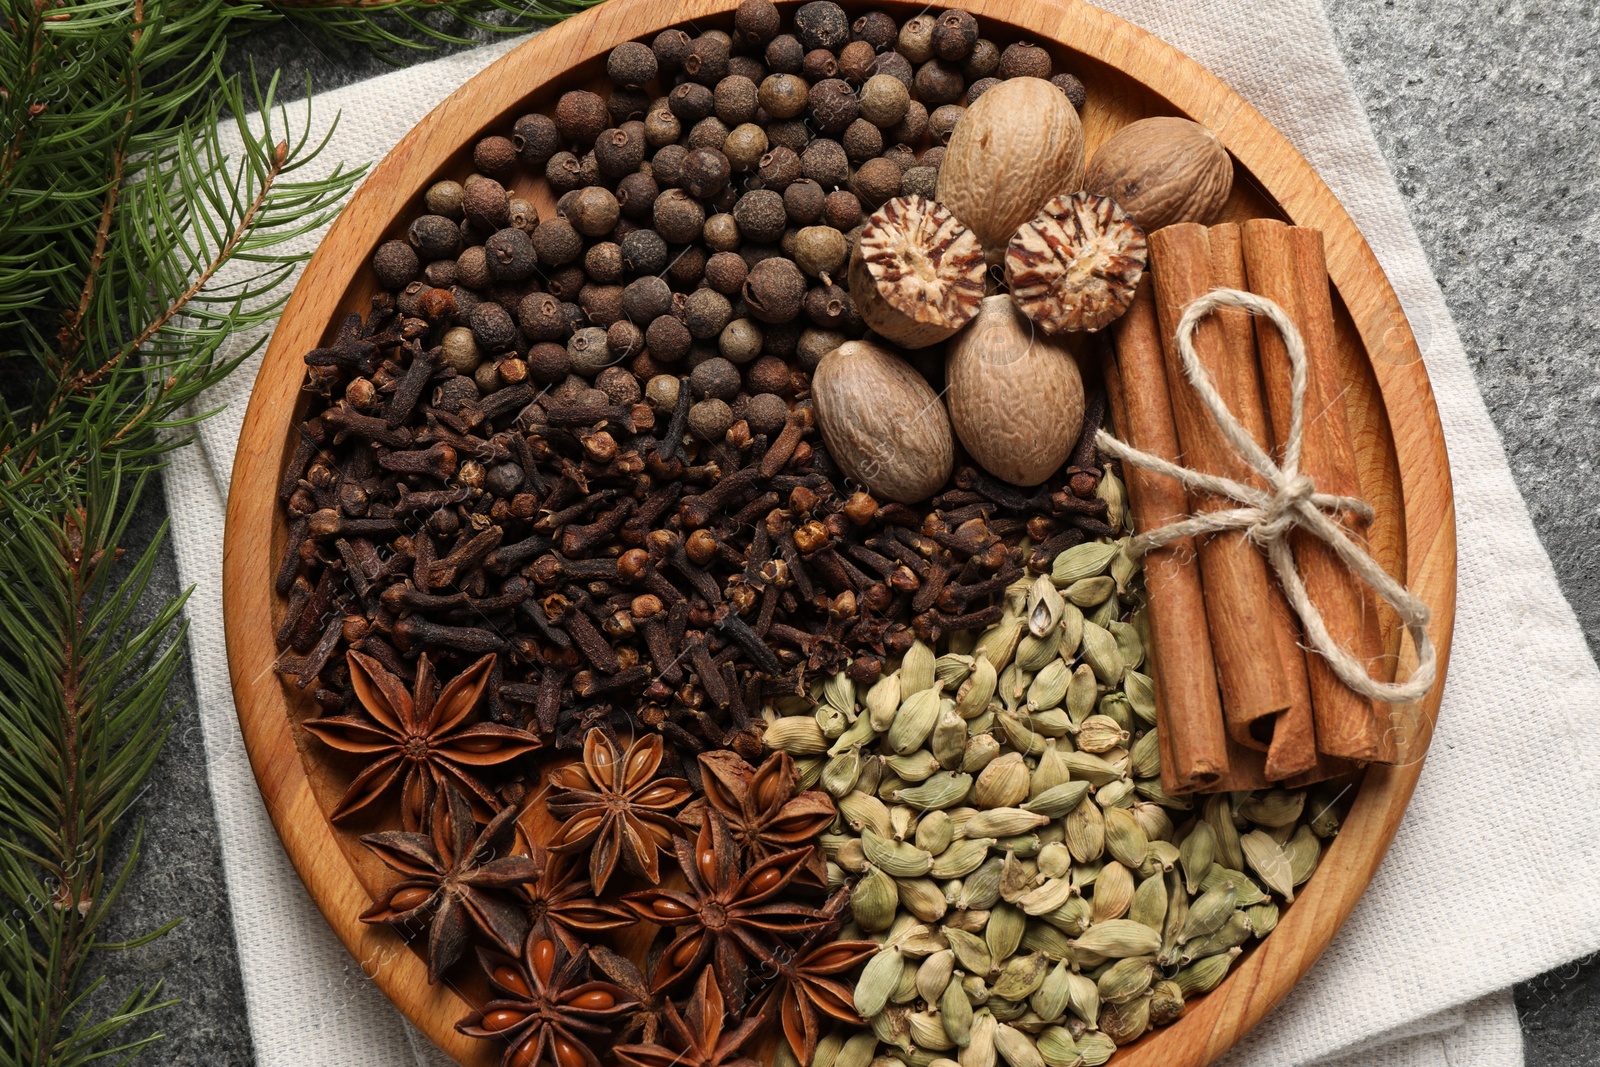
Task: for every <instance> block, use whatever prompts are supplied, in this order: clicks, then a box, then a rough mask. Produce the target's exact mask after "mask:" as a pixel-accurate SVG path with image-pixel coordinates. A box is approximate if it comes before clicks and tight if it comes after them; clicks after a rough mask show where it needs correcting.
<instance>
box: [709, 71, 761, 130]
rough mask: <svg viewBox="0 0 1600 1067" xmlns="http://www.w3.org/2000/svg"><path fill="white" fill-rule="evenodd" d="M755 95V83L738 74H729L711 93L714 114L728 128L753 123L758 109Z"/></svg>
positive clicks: (758, 105)
mask: <svg viewBox="0 0 1600 1067" xmlns="http://www.w3.org/2000/svg"><path fill="white" fill-rule="evenodd" d="M757 93H758V91H757V89H756V83H755V82H753V81H751V80H750V79H749V78H746V77H743V76H741V75H738V74H730V75H728V76H727V77H726V78H723V79H722V80H721V81H719V82H718V83H717V85H716V88H715V89H713V90H712V91H711V100H712V107H713V110H714V113H715V114H716V116H717V118H719V119H721V120H722V121H723V122H726V123H727V124H728V125H729V126H738V125H739V124H741V123H745V122H754V121H755V119H756V112H757V110H758V109H759V107H760V102H759V100H758V97H757Z"/></svg>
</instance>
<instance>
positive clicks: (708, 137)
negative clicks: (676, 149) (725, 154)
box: [683, 115, 728, 152]
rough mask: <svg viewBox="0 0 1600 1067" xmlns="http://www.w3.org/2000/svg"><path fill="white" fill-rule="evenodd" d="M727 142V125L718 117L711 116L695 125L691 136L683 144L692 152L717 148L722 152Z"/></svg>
mask: <svg viewBox="0 0 1600 1067" xmlns="http://www.w3.org/2000/svg"><path fill="white" fill-rule="evenodd" d="M727 140H728V126H727V123H725V122H723V121H722V120H721V119H719V118H717V116H715V115H711V116H708V117H706V118H703V119H701V120H700V121H699V122H697V123H695V124H694V126H693V127H692V128H691V129H690V130H689V135H688V136H687V137H685V138H684V139H683V143H684V144H685V145H687V146H688V147H689V150H690V151H693V150H694V149H696V148H715V149H716V150H717V151H719V152H720V151H722V146H723V145H724V144H725V143H727Z"/></svg>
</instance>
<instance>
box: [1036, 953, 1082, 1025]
mask: <svg viewBox="0 0 1600 1067" xmlns="http://www.w3.org/2000/svg"><path fill="white" fill-rule="evenodd" d="M1071 973H1072V972H1071V971H1070V970H1069V969H1068V967H1067V962H1066V961H1065V960H1061V961H1059V962H1057V963H1056V965H1055V966H1054V967H1052V968H1050V973H1049V974H1047V975H1045V977H1044V981H1042V982H1040V983H1039V988H1038V989H1036V990H1034V992H1033V995H1032V996H1030V997H1029V998H1028V1006H1029V1007H1031V1008H1032V1009H1033V1013H1034V1014H1035V1015H1037V1016H1039V1018H1041V1019H1043V1020H1045V1021H1046V1022H1047V1023H1048V1022H1055V1021H1056V1020H1059V1019H1060V1018H1062V1017H1063V1016H1064V1015H1066V1013H1067V1001H1068V1000H1069V999H1070V998H1071V996H1072V985H1071V983H1070V982H1069V981H1068V980H1067V976H1068V975H1069V974H1071Z"/></svg>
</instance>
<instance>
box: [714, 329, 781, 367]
mask: <svg viewBox="0 0 1600 1067" xmlns="http://www.w3.org/2000/svg"><path fill="white" fill-rule="evenodd" d="M763 342H764V338H763V337H762V335H761V327H760V326H757V325H756V324H755V323H754V322H752V321H751V320H749V319H734V320H732V321H731V322H729V323H728V325H726V326H724V327H723V328H722V332H721V333H720V334H718V335H717V351H719V352H721V353H722V358H724V359H726V360H727V361H728V362H729V363H741V364H742V363H749V362H750V361H751V360H753V359H755V358H756V357H757V356H759V355H761V345H762V343H763ZM780 362H781V360H780Z"/></svg>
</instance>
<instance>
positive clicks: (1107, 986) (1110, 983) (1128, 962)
mask: <svg viewBox="0 0 1600 1067" xmlns="http://www.w3.org/2000/svg"><path fill="white" fill-rule="evenodd" d="M1155 977H1156V958H1155V957H1154V956H1130V957H1129V958H1128V959H1125V960H1118V961H1117V962H1116V963H1113V964H1112V965H1111V966H1110V967H1107V968H1106V969H1105V970H1104V971H1102V972H1101V973H1100V977H1099V979H1098V980H1097V981H1096V982H1095V985H1096V986H1097V987H1098V988H1099V990H1100V1003H1102V1004H1126V1003H1127V1002H1128V1001H1130V1000H1132V999H1133V998H1134V997H1137V996H1142V995H1143V994H1144V991H1145V990H1147V989H1149V988H1150V985H1151V983H1152V982H1154V981H1155Z"/></svg>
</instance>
